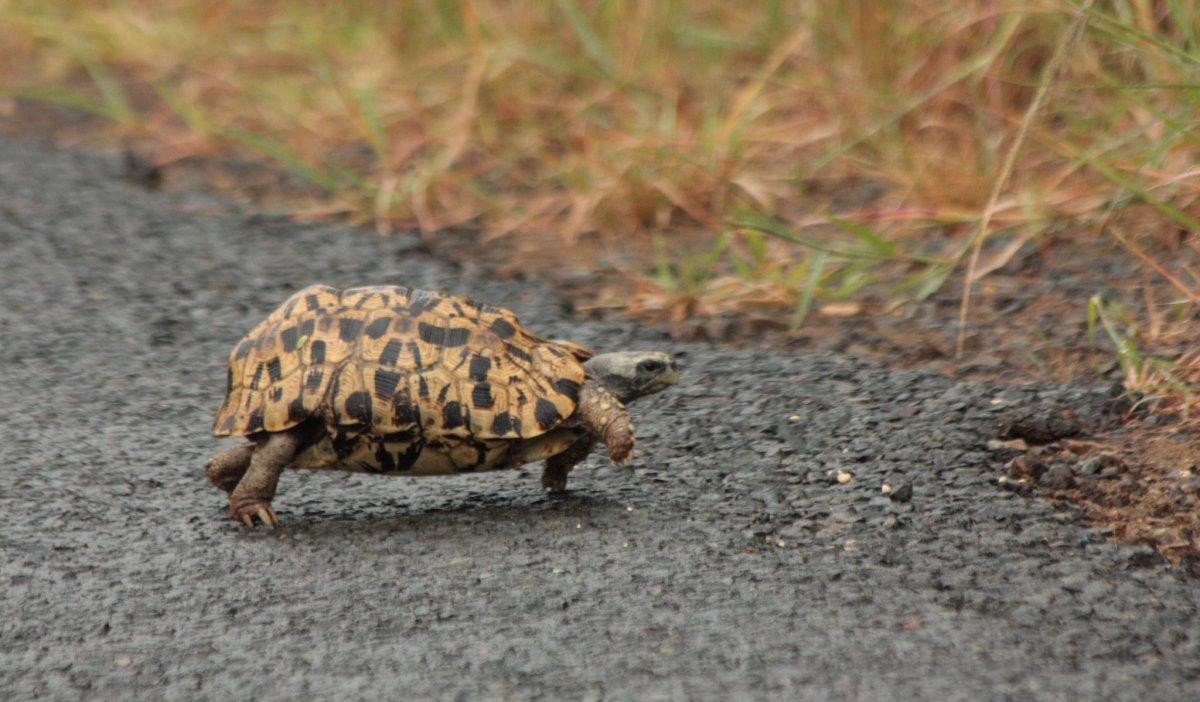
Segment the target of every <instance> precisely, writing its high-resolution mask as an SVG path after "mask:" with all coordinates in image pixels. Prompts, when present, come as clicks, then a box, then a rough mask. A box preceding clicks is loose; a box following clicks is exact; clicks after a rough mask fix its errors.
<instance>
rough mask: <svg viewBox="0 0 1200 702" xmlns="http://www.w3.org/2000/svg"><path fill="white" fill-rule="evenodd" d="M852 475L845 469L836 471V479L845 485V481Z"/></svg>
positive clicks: (848, 480)
mask: <svg viewBox="0 0 1200 702" xmlns="http://www.w3.org/2000/svg"><path fill="white" fill-rule="evenodd" d="M853 477H854V476H853V475H850V474H849V473H847V472H845V471H838V474H837V481H838V482H839V483H841V484H842V485H845V484H846V483H848V482H850V479H851V478H853Z"/></svg>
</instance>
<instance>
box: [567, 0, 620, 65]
mask: <svg viewBox="0 0 1200 702" xmlns="http://www.w3.org/2000/svg"><path fill="white" fill-rule="evenodd" d="M554 4H555V5H558V9H559V11H560V12H562V13H563V16H564V17H566V19H567V24H569V25H571V31H573V32H575V36H576V37H578V38H579V43H581V44H583V50H584V52H585V53H586V54H587V55H588V57H589V58H591V59H592V61H593V62H595V64H596V66H597V67H598V68H599V69H600V70H601V71H602V72H603V73H604V74H605V75H606V76H613V75H616V73H617V70H616V63H615V62H614V61H613V58H612V55H611V54H609V52H608V47H606V46H605V45H604V42H603V41H602V40H601V39H600V35H598V34H596V30H595V29H593V28H592V24H591V22H589V21H588V19H587V17H586V16H585V15H584V14H583V11H582V10H580V9H579V5H577V4H575V2H574V0H555V3H554Z"/></svg>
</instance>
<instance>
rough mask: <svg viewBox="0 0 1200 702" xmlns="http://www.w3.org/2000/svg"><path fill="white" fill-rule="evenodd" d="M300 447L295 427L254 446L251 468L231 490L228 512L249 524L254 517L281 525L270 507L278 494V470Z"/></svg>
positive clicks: (273, 524) (284, 465) (285, 464)
mask: <svg viewBox="0 0 1200 702" xmlns="http://www.w3.org/2000/svg"><path fill="white" fill-rule="evenodd" d="M299 447H300V438H299V435H298V432H295V431H289V432H281V433H278V434H271V435H270V436H268V437H267V440H266V441H264V442H262V443H261V444H258V445H257V446H255V447H254V454H253V455H252V456H251V457H250V469H249V470H247V471H246V474H245V475H244V476H242V479H241V481H239V482H238V484H237V487H235V488H234V489H233V492H231V493H229V516H230V517H232V518H234V519H237V520H241V521H242V522H244V523H245V524H246V526H250V527H252V526H254V518H255V517H258V518H259V519H260V520H261V521H262V523H263V524H268V525H270V526H278V525H279V518H278V517H276V516H275V510H274V509H272V508H271V500H272V498H274V497H275V487H276V485H278V483H279V474H280V473H282V472H283V469H284V468H286V467H287V465H288V464H289V463H291V462H292V459H293V458H295V456H296V450H297V449H298V448H299Z"/></svg>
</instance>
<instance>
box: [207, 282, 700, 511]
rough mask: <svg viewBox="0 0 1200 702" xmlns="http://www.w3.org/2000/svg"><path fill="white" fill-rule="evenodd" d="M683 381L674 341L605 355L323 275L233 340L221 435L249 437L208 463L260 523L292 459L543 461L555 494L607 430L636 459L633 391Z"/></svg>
mask: <svg viewBox="0 0 1200 702" xmlns="http://www.w3.org/2000/svg"><path fill="white" fill-rule="evenodd" d="M677 379H678V372H677V369H676V364H675V361H674V359H673V358H672V357H671V356H670V355H669V354H666V353H662V352H657V351H621V352H614V353H602V354H595V353H593V352H592V351H591V350H589V349H587V348H585V347H584V346H581V345H579V344H576V343H574V342H571V341H566V340H547V339H544V338H542V337H539V336H537V335H535V334H533V333H532V332H530V331H529V330H527V329H526V328H525V327H524V326H522V325H521V323H520V321H518V319H517V317H516V316H515V315H514V314H513V313H512V312H510V311H509V310H506V309H502V308H499V307H494V306H492V305H487V304H483V303H480V302H476V301H474V300H471V299H469V298H466V297H458V296H452V295H447V294H442V293H437V292H431V291H428V290H418V289H414V288H407V287H400V286H372V287H358V288H348V289H345V290H338V289H336V288H333V287H330V286H327V285H313V286H311V287H308V288H305V289H303V290H301V291H299V292H297V293H295V294H294V295H292V296H291V297H289V298H288V299H287V300H286V301H285V302H284V303H283V304H282V305H281V306H280V307H279V308H278V309H276V310H275V311H274V312H272V313H271V315H270V316H268V317H267V318H266V319H265V320H264V321H263V322H262V323H260V324H259V325H258V326H256V327H255V328H254V329H253V330H252V331H251V332H250V333H249V334H247V335H246V336H245V337H243V338H242V339H241V341H240V342H238V344H237V345H236V346H234V348H233V350H232V351H231V352H230V354H229V359H228V373H227V376H226V383H225V400H224V402H222V404H221V407H220V409H218V411H217V415H216V419H215V420H214V422H213V435H214V436H217V437H227V436H241V437H246V439H248V441H246V442H243V443H241V444H240V445H238V446H234V447H232V448H229V449H227V450H225V451H222V452H220V453H218V454H217V455H215V456H214V457H213V458H212V459H211V460H210V461H209V462H208V465H207V466H206V467H205V474H206V476H207V477H208V479H209V480H210V481H211V482H212V483H213V484H214V485H215V486H217V487H219V488H221V489H222V490H224V491H225V492H227V493H228V494H229V514H230V516H231V517H232V518H233V519H235V520H240V521H241V522H244V523H245V524H247V525H248V526H255V524H256V521H261V522H262V523H264V524H268V525H271V526H275V525H277V524H278V523H279V521H278V517H277V516H276V514H275V511H274V509H272V507H271V500H272V498H274V496H275V488H276V484H277V482H278V480H279V475H280V473H281V472H282V471H283V469H284V468H287V467H291V468H318V469H331V470H342V471H355V472H367V473H379V474H383V475H405V476H418V475H445V474H452V473H461V472H471V471H484V470H495V469H502V468H511V467H515V466H518V465H522V464H525V463H530V462H533V461H538V460H545V462H546V463H545V468H544V471H543V473H542V486H543V487H544V488H545V489H547V490H550V491H554V492H559V491H563V490H565V489H566V484H567V474H568V473H569V471H570V470H571V468H572V467H574V466H575V465H576V464H578V463H580V462H581V461H583V460H584V459H585V458H586V457H587V456H588V455H589V454H590V453H591V451H592V449H593V447H594V446H595V444H596V442H598V441H599V442H603V443H604V444H605V445H606V446H607V448H608V455H609V457H610V459H611V460H612V462H613V463H615V464H617V465H619V466H624V465H625V464H626V463H627V462H628V461H629V459H630V457H631V456H632V455H633V448H634V436H633V425H632V423H631V422H630V419H629V415H628V414H627V413H626V410H625V403H627V402H629V401H631V400H634V399H636V398H639V397H642V396H645V395H649V394H651V393H656V392H659V391H661V390H664V389H666V388H667V387H670V386H671V385H674V384H675V382H676V381H677Z"/></svg>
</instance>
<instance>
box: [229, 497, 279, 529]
mask: <svg viewBox="0 0 1200 702" xmlns="http://www.w3.org/2000/svg"><path fill="white" fill-rule="evenodd" d="M229 516H231V517H233V518H234V519H236V520H239V521H241V522H242V523H243V524H245V525H246V526H248V527H251V528H253V527H255V526H258V524H259V523H262V524H264V525H265V526H269V527H277V526H279V517H278V515H276V514H275V510H274V508H272V507H271V503H269V502H266V501H264V500H252V501H249V502H244V503H242V504H239V505H237V506H232V505H231V506H230V508H229Z"/></svg>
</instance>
